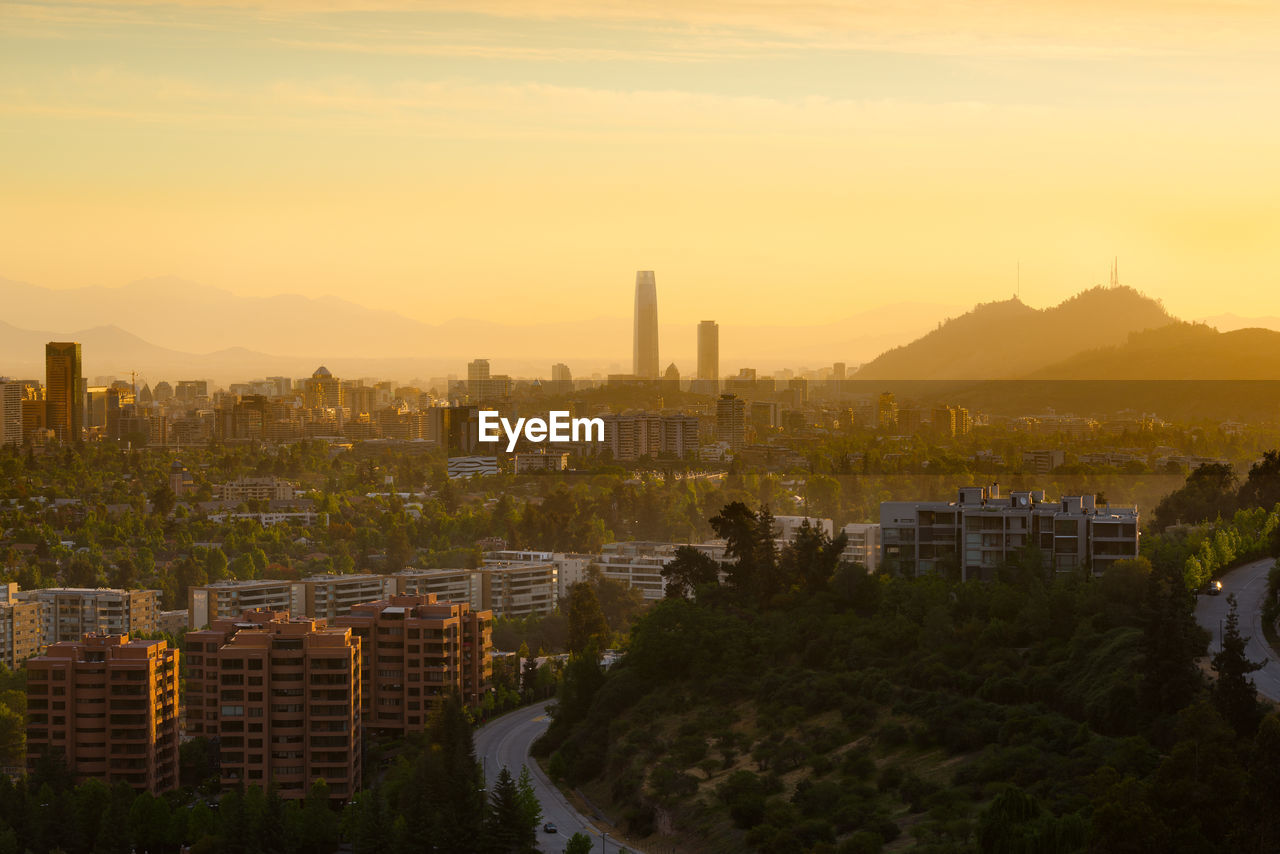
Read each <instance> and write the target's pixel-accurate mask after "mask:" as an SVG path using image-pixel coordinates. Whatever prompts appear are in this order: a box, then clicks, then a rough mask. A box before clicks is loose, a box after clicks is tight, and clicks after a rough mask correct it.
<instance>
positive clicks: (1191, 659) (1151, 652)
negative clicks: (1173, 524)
mask: <svg viewBox="0 0 1280 854" xmlns="http://www.w3.org/2000/svg"><path fill="white" fill-rule="evenodd" d="M1192 604H1193V597H1192V596H1191V594H1190V593H1189V592H1188V591H1187V588H1186V585H1185V584H1184V583H1183V579H1182V573H1181V572H1180V571H1179V569H1178V567H1176V566H1174V565H1172V564H1163V565H1161V566H1157V567H1156V568H1155V570H1154V571H1153V572H1152V573H1151V575H1150V576H1148V578H1147V591H1146V596H1145V600H1144V602H1143V634H1142V639H1143V643H1142V649H1143V659H1144V660H1143V666H1142V675H1141V679H1140V682H1139V696H1140V700H1141V702H1142V705H1143V708H1144V711H1145V712H1146V714H1147V716H1148V718H1149V719H1155V718H1159V717H1163V716H1165V715H1170V714H1173V713H1174V712H1176V711H1178V710H1179V709H1181V708H1183V707H1185V706H1186V705H1187V704H1188V703H1189V702H1191V699H1192V697H1193V696H1195V694H1196V692H1197V691H1198V690H1200V686H1201V684H1202V680H1201V677H1200V671H1199V670H1198V669H1197V668H1196V665H1195V659H1196V657H1197V656H1198V655H1199V654H1200V653H1201V652H1203V650H1204V645H1205V636H1204V632H1203V631H1201V629H1200V628H1199V627H1198V626H1197V625H1196V622H1195V617H1194V615H1193V608H1192Z"/></svg>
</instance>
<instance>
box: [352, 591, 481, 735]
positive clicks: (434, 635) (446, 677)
mask: <svg viewBox="0 0 1280 854" xmlns="http://www.w3.org/2000/svg"><path fill="white" fill-rule="evenodd" d="M333 625H334V626H342V627H349V628H350V629H351V633H352V634H353V635H355V636H356V637H358V638H359V639H360V649H361V670H362V679H361V682H362V684H363V686H364V722H365V726H367V727H368V728H369V729H370V730H379V731H389V732H392V733H404V732H420V731H421V730H422V729H423V728H424V727H425V725H426V723H427V717H428V716H429V714H430V713H431V710H432V708H433V707H434V706H435V705H436V704H437V703H438V702H439V700H440V698H441V697H443V696H445V695H447V694H450V693H453V694H456V695H457V696H458V697H459V699H460V700H461V701H462V702H464V703H467V704H469V705H472V706H476V705H479V703H480V700H481V699H482V698H483V697H484V694H485V692H486V691H487V690H488V689H489V683H490V681H491V679H492V677H493V642H492V639H491V635H492V629H493V612H492V611H473V610H471V606H470V605H469V604H467V603H466V602H438V601H436V597H435V596H434V595H430V594H428V595H421V596H393V597H392V598H390V599H385V600H382V601H380V602H370V603H368V604H364V605H357V606H356V607H354V608H352V609H351V613H350V614H348V615H346V616H345V617H338V618H337V619H335V620H334V621H333Z"/></svg>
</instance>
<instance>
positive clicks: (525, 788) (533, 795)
mask: <svg viewBox="0 0 1280 854" xmlns="http://www.w3.org/2000/svg"><path fill="white" fill-rule="evenodd" d="M516 800H517V802H519V804H520V829H521V832H522V834H523V835H522V836H521V840H522V841H523V842H524V844H525V845H526V846H531V847H536V845H537V840H538V822H539V821H541V820H542V804H540V803H538V794H537V792H535V791H534V789H533V777H532V776H530V774H529V766H528V765H522V766H520V779H519V780H517V781H516Z"/></svg>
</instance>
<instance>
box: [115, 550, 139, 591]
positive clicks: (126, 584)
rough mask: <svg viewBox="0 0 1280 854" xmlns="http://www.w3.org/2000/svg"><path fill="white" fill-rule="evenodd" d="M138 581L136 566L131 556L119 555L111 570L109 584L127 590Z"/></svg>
mask: <svg viewBox="0 0 1280 854" xmlns="http://www.w3.org/2000/svg"><path fill="white" fill-rule="evenodd" d="M137 581H138V568H137V566H136V565H135V564H134V562H133V558H131V557H129V556H128V555H121V556H120V558H119V560H117V561H116V565H115V567H113V569H112V571H111V586H112V587H118V588H120V589H121V590H129V589H130V588H132V587H133V585H134V584H135V583H137Z"/></svg>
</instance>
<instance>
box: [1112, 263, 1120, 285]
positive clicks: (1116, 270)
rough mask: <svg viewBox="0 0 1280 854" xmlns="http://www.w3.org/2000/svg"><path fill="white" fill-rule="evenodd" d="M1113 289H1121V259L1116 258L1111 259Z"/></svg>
mask: <svg viewBox="0 0 1280 854" xmlns="http://www.w3.org/2000/svg"><path fill="white" fill-rule="evenodd" d="M1111 287H1113V288H1118V287H1120V258H1119V256H1116V257H1114V258H1112V259H1111Z"/></svg>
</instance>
